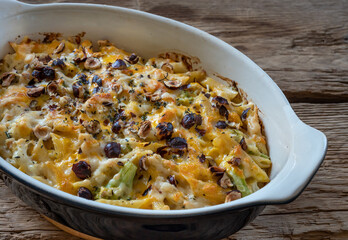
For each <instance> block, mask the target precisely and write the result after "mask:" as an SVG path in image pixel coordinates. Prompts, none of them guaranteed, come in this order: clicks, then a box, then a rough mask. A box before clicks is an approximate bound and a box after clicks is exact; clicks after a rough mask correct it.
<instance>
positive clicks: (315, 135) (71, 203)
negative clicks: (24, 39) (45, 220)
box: [0, 0, 327, 239]
mask: <svg viewBox="0 0 348 240" xmlns="http://www.w3.org/2000/svg"><path fill="white" fill-rule="evenodd" d="M0 29H1V34H0V58H2V57H3V56H4V55H5V54H6V53H8V52H9V51H10V48H9V44H8V41H10V40H11V41H12V40H15V39H16V38H17V37H18V36H19V35H20V36H25V35H29V36H31V37H33V38H35V37H41V38H42V36H40V35H39V34H38V33H43V32H59V33H63V34H64V35H65V36H72V35H76V34H77V33H80V32H86V37H85V38H87V39H91V40H93V41H96V40H99V39H109V40H110V41H111V42H113V43H115V44H116V46H118V47H120V48H122V49H126V50H128V51H130V52H136V53H138V54H139V55H141V56H145V57H150V56H155V55H158V54H159V53H161V52H166V51H168V50H169V51H172V50H174V51H178V52H183V53H186V54H188V55H191V56H195V57H198V58H199V59H200V61H201V65H202V67H203V68H204V69H206V70H208V73H210V74H214V73H218V74H220V75H222V76H224V77H227V78H230V79H232V80H234V81H236V82H237V83H238V86H239V87H240V88H241V89H243V90H244V91H245V92H246V93H247V96H248V98H249V99H252V100H253V101H254V102H255V103H256V105H257V106H258V107H259V109H260V117H261V119H262V121H263V124H264V127H265V132H266V136H267V140H268V145H269V150H270V156H271V160H272V163H273V166H272V171H271V182H270V183H269V184H267V185H266V186H265V187H264V188H262V189H260V190H259V191H257V192H255V193H253V194H251V195H249V196H247V197H245V198H242V199H239V200H236V201H233V202H230V203H226V204H221V205H216V206H211V207H205V208H199V209H192V210H175V211H157V210H139V209H131V208H123V207H118V206H112V205H106V204H102V203H97V202H93V201H88V200H85V199H82V198H79V197H77V196H72V195H70V194H67V193H64V192H61V191H59V190H56V189H54V188H52V187H50V186H47V185H45V184H43V183H41V182H39V181H37V180H34V179H33V178H31V177H29V176H27V175H25V174H23V173H22V172H21V171H19V170H18V169H16V168H14V167H13V166H12V165H10V164H9V163H7V162H6V161H5V160H3V159H2V158H0V173H1V172H2V173H1V174H2V178H3V179H5V182H6V184H7V185H8V186H9V187H10V188H11V190H12V191H13V192H14V193H15V194H17V196H19V197H20V198H21V199H22V200H23V201H25V202H26V203H28V204H29V205H31V206H32V207H34V208H35V209H37V210H38V211H39V212H41V213H44V214H45V215H47V216H49V217H51V218H53V219H55V220H56V221H58V222H60V223H62V224H65V225H67V226H69V227H71V228H74V229H76V230H78V231H81V232H84V233H87V234H90V235H93V236H97V237H102V238H115V237H117V238H118V239H132V238H137V236H139V234H141V235H142V236H143V239H147V238H151V239H157V238H163V237H166V238H168V239H174V238H176V239H178V238H179V239H195V238H197V237H199V238H201V239H215V238H221V237H224V236H227V235H229V234H231V233H233V232H235V231H237V230H239V229H240V228H241V227H243V226H244V225H245V224H247V223H248V222H249V221H251V220H252V219H253V218H254V217H256V215H257V214H258V213H259V212H260V211H261V210H262V209H263V206H265V205H268V204H280V203H287V202H290V201H292V200H294V199H295V198H296V197H297V196H298V195H299V194H300V193H301V192H302V191H303V190H304V188H305V187H306V186H307V184H308V183H309V182H310V180H311V179H312V177H313V175H314V174H315V172H316V171H317V170H318V168H319V166H320V164H321V162H322V161H323V159H324V156H325V153H326V148H327V140H326V137H325V135H324V134H323V133H321V132H320V131H318V130H316V129H314V128H312V127H310V126H308V125H306V124H304V123H303V122H302V121H301V120H300V119H299V118H298V117H297V116H296V114H295V113H294V111H293V110H292V108H291V106H290V104H289V102H288V101H287V99H286V98H285V96H284V94H283V93H282V91H281V90H280V89H279V87H278V86H277V85H276V84H275V83H274V82H273V81H272V79H271V78H270V77H269V76H268V75H267V74H266V73H265V72H264V71H263V70H262V69H261V68H260V67H258V66H257V65H256V64H255V63H254V62H252V61H251V60H250V59H249V58H248V57H246V56H245V55H244V54H242V53H241V52H239V51H238V50H236V49H235V48H233V47H232V46H230V45H229V44H227V43H225V42H223V41H221V40H219V39H218V38H216V37H213V36H211V35H209V34H207V33H205V32H203V31H201V30H198V29H196V28H193V27H191V26H188V25H186V24H183V23H180V22H177V21H173V20H170V19H167V18H163V17H160V16H156V15H152V14H148V13H145V12H140V11H136V10H131V9H125V8H118V7H111V6H105V5H87V4H42V5H41V4H40V5H29V4H23V3H20V2H17V1H14V0H2V1H1V8H0ZM79 212H80V214H79ZM88 221H92V222H93V224H92V223H88ZM226 221H228V224H226V223H224V222H226ZM217 223H219V224H217ZM135 224H138V225H139V226H138V227H135V226H134V225H135ZM115 226H116V227H115ZM211 226H214V227H213V228H214V229H211V228H212V227H211ZM208 227H209V229H210V230H207V229H206V228H208ZM114 228H117V230H115V229H114ZM126 233H128V235H127V234H126ZM178 234H180V237H179V235H178Z"/></svg>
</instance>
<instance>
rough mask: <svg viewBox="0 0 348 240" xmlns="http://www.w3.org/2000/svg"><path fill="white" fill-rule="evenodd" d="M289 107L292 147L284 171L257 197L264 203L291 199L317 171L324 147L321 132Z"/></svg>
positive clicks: (325, 144) (296, 195)
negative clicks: (268, 190)
mask: <svg viewBox="0 0 348 240" xmlns="http://www.w3.org/2000/svg"><path fill="white" fill-rule="evenodd" d="M289 108H290V109H288V110H290V111H287V112H288V113H289V114H290V115H291V116H290V123H292V124H291V128H292V131H291V132H293V133H294V135H293V139H292V141H293V143H292V146H293V147H292V149H291V151H290V156H289V159H288V160H287V162H286V164H285V166H284V168H283V169H284V170H286V171H281V172H279V174H278V175H277V176H276V177H275V178H274V179H273V180H272V181H271V182H270V183H269V185H272V187H271V186H269V187H270V188H269V189H270V190H271V191H272V192H268V194H266V195H267V196H265V195H263V197H261V198H262V200H261V201H264V202H267V203H272V204H283V203H288V202H291V201H293V200H295V199H296V198H297V197H298V196H299V195H300V194H301V192H302V191H303V190H304V189H305V188H306V186H307V185H308V184H309V182H310V181H311V180H312V178H313V177H314V174H315V173H316V172H317V171H318V169H319V167H320V165H321V163H322V162H323V160H324V157H325V154H326V150H327V139H326V136H325V135H324V133H322V132H320V131H319V130H317V129H314V128H312V127H310V126H308V125H306V124H305V123H303V122H302V121H301V120H300V119H299V118H298V117H297V116H296V114H295V113H294V111H293V110H292V109H291V107H290V106H289ZM261 198H260V199H261Z"/></svg>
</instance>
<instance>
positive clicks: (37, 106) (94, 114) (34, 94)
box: [0, 34, 271, 210]
mask: <svg viewBox="0 0 348 240" xmlns="http://www.w3.org/2000/svg"><path fill="white" fill-rule="evenodd" d="M10 45H11V47H12V48H13V50H14V53H11V54H8V55H6V56H5V57H4V59H3V60H2V61H1V63H0V83H1V87H0V117H1V120H0V156H1V157H3V158H4V159H5V160H6V161H8V162H9V163H11V164H12V165H14V166H15V167H17V168H18V169H20V170H21V171H23V172H24V173H25V174H28V175H30V176H32V177H33V178H35V179H37V180H39V181H41V182H44V183H46V184H48V185H50V186H53V187H55V188H57V189H60V190H62V191H64V192H68V193H71V194H74V195H78V196H80V197H83V198H86V199H90V200H95V201H98V202H102V203H107V204H113V205H118V206H124V207H132V208H143V209H163V210H169V209H190V208H198V207H204V206H210V205H216V204H221V203H224V202H229V201H233V200H236V199H239V198H241V197H245V196H247V195H249V194H251V193H253V192H255V191H257V190H258V189H259V188H261V187H263V186H264V185H265V184H266V183H267V182H269V176H268V172H269V170H270V168H271V161H270V158H269V156H268V151H267V144H266V139H265V136H264V134H263V130H262V125H261V122H260V120H259V116H258V108H257V106H256V105H255V104H254V103H252V102H251V101H248V100H247V99H246V98H245V97H243V95H242V94H241V92H240V91H239V89H238V88H237V86H236V84H235V83H234V82H233V81H229V80H227V79H224V81H221V80H218V79H214V78H212V77H209V76H207V74H206V72H205V71H204V70H203V69H200V68H194V67H193V63H192V62H191V58H189V57H187V56H184V55H181V54H176V53H172V52H170V53H165V54H161V55H159V56H158V57H156V58H150V59H148V60H144V59H143V58H141V57H140V56H138V55H136V54H134V53H132V54H130V53H128V52H126V51H124V50H121V49H119V48H117V47H115V46H114V45H113V44H111V43H110V42H109V41H107V40H101V41H98V46H95V47H94V48H93V46H92V43H91V41H88V40H83V41H82V40H81V37H80V36H76V37H72V38H68V39H63V40H59V36H58V35H54V34H50V35H47V36H46V38H45V39H44V40H43V41H39V40H38V41H34V40H31V39H29V38H27V37H26V38H24V39H23V40H22V41H21V42H20V43H15V42H10Z"/></svg>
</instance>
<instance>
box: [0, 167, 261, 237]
mask: <svg viewBox="0 0 348 240" xmlns="http://www.w3.org/2000/svg"><path fill="white" fill-rule="evenodd" d="M0 178H2V179H3V180H4V182H5V184H6V185H7V186H8V187H9V188H10V189H11V191H12V192H13V193H14V194H15V195H16V196H17V197H18V198H20V199H21V200H22V201H23V202H25V203H26V204H27V205H29V206H31V207H32V208H34V209H35V210H37V211H38V212H39V213H42V214H44V215H46V216H47V217H49V218H51V219H53V220H55V221H57V222H59V223H61V224H63V225H65V226H67V227H70V228H72V229H74V230H76V231H79V232H82V233H85V234H88V235H91V236H94V237H98V238H102V239H118V240H121V239H127V240H130V239H144V240H145V239H151V240H155V239H165V240H170V239H175V240H178V239H200V240H204V239H207V240H208V239H209V240H213V239H221V238H224V237H227V236H230V235H231V234H233V233H235V232H237V231H238V230H240V229H241V228H242V227H244V226H245V225H247V224H248V223H249V222H251V221H252V220H253V219H254V218H255V217H256V216H257V215H258V214H260V213H261V211H262V210H263V209H264V207H265V206H252V207H247V208H242V209H233V210H226V211H224V212H220V213H212V214H206V215H200V216H183V217H176V218H170V217H168V218H166V217H153V218H152V217H138V216H127V215H125V214H117V213H115V212H113V213H105V212H103V211H98V209H97V208H95V209H94V208H93V209H90V208H85V207H81V208H79V207H76V206H73V205H71V204H69V202H67V201H65V202H64V201H62V200H61V199H58V200H57V199H52V197H51V196H48V195H45V194H44V193H40V192H39V191H37V190H35V189H32V188H30V187H29V186H26V185H24V184H22V183H20V182H18V181H17V180H16V179H14V178H12V177H11V176H9V175H7V174H5V173H4V172H2V171H0Z"/></svg>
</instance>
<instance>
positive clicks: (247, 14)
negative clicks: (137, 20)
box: [0, 0, 348, 240]
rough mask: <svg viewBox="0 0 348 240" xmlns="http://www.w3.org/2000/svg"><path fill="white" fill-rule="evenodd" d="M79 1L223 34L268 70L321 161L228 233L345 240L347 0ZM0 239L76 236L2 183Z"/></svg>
mask: <svg viewBox="0 0 348 240" xmlns="http://www.w3.org/2000/svg"><path fill="white" fill-rule="evenodd" d="M26 2H30V3H41V2H64V1H57V0H56V1H54V0H51V1H44V0H26ZM75 2H78V1H75ZM79 2H98V3H102V4H111V5H117V6H123V7H130V8H134V9H139V10H143V11H147V12H151V13H155V14H159V15H162V16H165V17H170V18H173V19H176V20H179V21H182V22H185V23H187V24H190V25H192V26H195V27H197V28H200V29H202V30H204V31H207V32H209V33H211V34H213V35H215V36H217V37H219V38H221V39H223V40H224V41H226V42H228V43H229V44H231V45H233V46H235V47H236V48H238V49H239V50H241V51H242V52H243V53H245V54H246V55H247V56H249V57H250V58H251V59H253V60H254V61H255V62H256V63H257V64H259V65H260V66H261V67H262V68H263V69H264V70H266V72H267V73H268V74H269V75H270V76H271V77H272V78H273V79H274V81H275V82H276V83H277V84H278V85H279V87H280V88H281V89H282V90H283V91H284V93H285V94H286V96H287V97H288V99H289V100H290V102H291V103H292V106H293V108H294V110H295V111H296V113H297V114H298V115H299V117H300V118H301V119H302V120H304V122H306V123H308V124H310V125H311V126H313V127H315V128H318V129H319V130H321V131H323V132H324V133H325V134H326V135H327V137H328V140H329V148H328V153H327V156H326V158H325V161H324V163H323V164H322V166H321V168H320V170H319V172H318V173H317V175H316V176H315V177H314V179H313V180H312V182H311V184H310V185H309V186H308V187H307V189H306V190H305V191H304V192H303V194H302V195H301V196H300V197H299V198H298V199H297V200H295V201H294V202H292V203H290V204H286V205H281V206H269V207H267V208H266V209H265V211H264V212H263V213H262V214H261V215H260V216H259V217H257V218H256V220H255V221H253V222H252V223H251V224H250V225H249V226H247V227H245V228H244V229H243V230H241V231H239V232H238V233H236V234H234V235H233V236H231V237H230V238H229V239H250V240H251V239H348V187H347V186H348V158H347V156H348V141H347V139H348V10H347V9H348V1H346V0H339V1H310V0H292V1H291V0H286V1H276V0H267V1H266V0H258V1H251V0H236V1H228V0H216V1H211V0H201V1H199V0H195V1H184V0H176V1H170V0H164V1H162V0H152V1H150V0H129V1H122V0H110V1H107V0H103V1H97V0H89V1H79ZM0 239H66V240H72V239H77V238H75V237H72V236H70V235H68V234H66V233H64V232H62V231H60V230H59V229H57V228H56V227H54V226H53V225H51V224H50V223H48V222H46V220H44V219H43V218H42V217H41V216H40V215H39V214H38V213H36V212H35V211H34V210H32V209H30V208H29V207H26V206H25V205H24V204H23V203H21V202H20V201H19V200H17V198H16V197H14V196H13V195H12V194H11V193H10V192H9V190H8V189H7V188H6V187H5V186H4V184H3V183H2V182H0Z"/></svg>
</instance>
